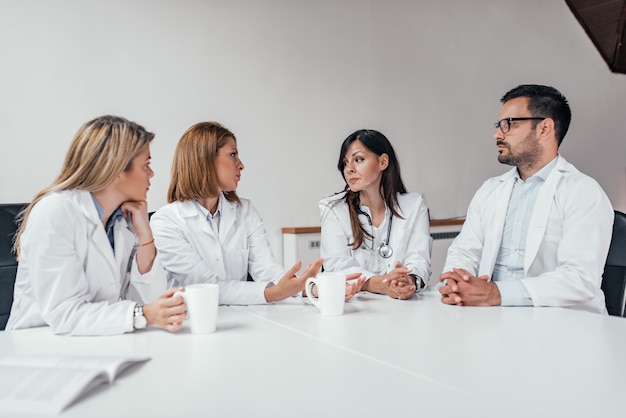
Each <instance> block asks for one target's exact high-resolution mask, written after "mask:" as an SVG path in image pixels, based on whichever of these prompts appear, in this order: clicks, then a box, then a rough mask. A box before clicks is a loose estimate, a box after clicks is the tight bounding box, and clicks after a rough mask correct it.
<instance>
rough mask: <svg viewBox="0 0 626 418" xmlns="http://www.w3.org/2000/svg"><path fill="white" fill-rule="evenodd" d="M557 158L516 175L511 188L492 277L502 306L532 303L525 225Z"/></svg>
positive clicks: (530, 304) (526, 229)
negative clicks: (526, 270)
mask: <svg viewBox="0 0 626 418" xmlns="http://www.w3.org/2000/svg"><path fill="white" fill-rule="evenodd" d="M556 160H557V159H556V158H555V159H554V160H552V161H551V162H550V163H548V164H547V165H546V166H545V167H543V168H542V169H541V170H539V171H538V172H537V173H535V174H534V175H533V176H531V177H529V178H528V179H526V181H524V180H522V179H521V178H520V177H519V175H516V176H515V179H514V181H515V183H514V184H513V191H512V193H511V198H510V200H509V206H508V208H507V212H506V218H505V221H504V231H503V233H502V242H501V243H500V250H499V251H498V257H497V258H496V264H495V266H494V270H493V274H492V277H491V279H492V281H493V282H495V283H496V285H497V286H498V290H499V291H500V296H501V298H502V302H501V305H502V306H532V305H533V300H532V298H531V297H530V294H529V293H528V291H527V290H526V288H525V287H524V281H523V280H521V279H523V278H524V254H525V253H526V237H527V235H528V225H529V224H530V218H531V216H532V213H533V209H534V207H535V202H536V201H537V195H538V193H539V189H541V186H543V184H544V183H545V181H546V179H547V178H548V176H549V175H550V173H551V172H552V170H553V169H554V167H555V166H556Z"/></svg>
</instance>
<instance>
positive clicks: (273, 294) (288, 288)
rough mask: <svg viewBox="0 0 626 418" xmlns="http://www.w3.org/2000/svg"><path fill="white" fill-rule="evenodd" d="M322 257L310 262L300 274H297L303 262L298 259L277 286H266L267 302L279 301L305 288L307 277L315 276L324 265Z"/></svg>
mask: <svg viewBox="0 0 626 418" xmlns="http://www.w3.org/2000/svg"><path fill="white" fill-rule="evenodd" d="M322 261H323V260H322V259H321V258H320V259H318V260H316V261H314V262H313V263H311V264H309V267H308V268H307V269H306V270H305V271H304V273H302V275H300V276H296V273H298V270H300V267H302V263H301V262H300V261H298V262H297V263H296V264H295V265H294V266H293V267H292V268H290V269H289V271H287V273H285V275H284V276H283V277H281V279H280V280H279V281H278V283H277V284H276V285H275V286H270V287H266V288H265V300H266V301H267V302H277V301H279V300H283V299H286V298H288V297H289V296H293V295H295V294H296V293H299V292H302V291H303V290H304V284H305V283H306V279H308V278H309V277H314V276H315V275H316V274H317V272H318V271H319V270H320V268H321V267H322Z"/></svg>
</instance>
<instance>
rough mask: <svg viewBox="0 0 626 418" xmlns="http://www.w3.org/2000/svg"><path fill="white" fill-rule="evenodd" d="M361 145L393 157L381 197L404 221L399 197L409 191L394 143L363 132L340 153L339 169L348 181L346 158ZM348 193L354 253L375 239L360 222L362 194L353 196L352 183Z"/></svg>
mask: <svg viewBox="0 0 626 418" xmlns="http://www.w3.org/2000/svg"><path fill="white" fill-rule="evenodd" d="M357 140H358V141H360V142H361V143H362V144H363V145H364V146H365V147H366V148H367V149H368V150H370V151H372V152H373V153H375V154H376V155H378V156H381V155H383V154H387V156H388V157H389V164H388V166H387V168H386V169H385V170H384V171H383V173H382V177H381V180H380V195H381V197H382V198H383V200H384V201H385V204H386V205H387V207H388V208H389V210H390V211H391V213H392V214H393V215H394V216H397V217H398V218H403V217H402V216H401V215H400V213H399V212H400V210H401V209H400V205H399V204H398V193H400V194H403V193H406V187H404V182H403V181H402V176H401V175H400V164H399V163H398V159H397V157H396V152H395V151H394V149H393V147H392V146H391V142H389V140H388V139H387V137H386V136H385V135H383V134H382V133H380V132H378V131H375V130H373V129H360V130H358V131H355V132H353V133H351V134H350V135H349V136H348V137H347V138H346V139H345V140H344V141H343V144H341V151H340V152H339V162H338V163H337V169H338V170H339V172H340V173H341V175H342V176H343V179H344V181H345V179H346V176H345V173H344V168H345V162H344V161H345V158H346V153H347V152H348V148H350V145H352V143H353V142H354V141H357ZM344 191H345V192H346V196H345V201H346V203H347V205H348V213H349V214H350V226H351V228H352V235H353V236H354V242H351V243H350V244H349V245H351V246H352V248H353V249H357V248H359V247H360V246H361V245H363V241H365V239H366V238H368V239H371V238H372V235H371V234H370V233H369V232H367V231H366V230H365V228H364V227H363V224H362V223H361V221H360V220H359V215H358V211H359V208H360V206H361V198H360V196H359V193H358V192H353V191H351V190H350V187H348V183H347V182H346V185H345V187H344Z"/></svg>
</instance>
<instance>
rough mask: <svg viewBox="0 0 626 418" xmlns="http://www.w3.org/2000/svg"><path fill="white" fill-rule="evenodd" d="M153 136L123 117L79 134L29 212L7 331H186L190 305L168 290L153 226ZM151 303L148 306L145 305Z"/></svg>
mask: <svg viewBox="0 0 626 418" xmlns="http://www.w3.org/2000/svg"><path fill="white" fill-rule="evenodd" d="M153 138H154V134H153V133H151V132H148V131H146V130H145V129H144V128H143V127H142V126H140V125H138V124H136V123H134V122H130V121H128V120H126V119H124V118H121V117H118V116H101V117H97V118H94V119H92V120H90V121H89V122H87V123H85V124H84V125H83V126H82V127H81V128H80V129H79V131H78V132H77V133H76V135H75V137H74V139H73V141H72V143H71V145H70V148H69V151H68V152H67V155H66V157H65V162H64V164H63V168H62V171H61V174H60V175H59V176H58V178H57V179H56V180H55V181H54V183H52V185H50V186H48V187H47V188H45V189H44V190H42V191H41V192H39V193H38V194H37V195H36V196H35V198H34V199H33V201H32V202H31V203H30V205H28V206H27V207H26V209H25V210H24V212H23V214H22V219H21V224H20V226H19V229H18V231H17V234H16V240H15V249H16V253H17V254H18V260H19V265H18V271H17V277H16V281H15V293H14V302H13V306H12V308H11V314H10V316H9V321H8V323H7V329H21V328H31V327H38V326H45V325H48V326H50V327H51V328H52V330H53V332H54V333H56V334H71V335H109V334H121V333H124V332H131V331H133V330H135V329H138V328H143V327H145V326H146V325H147V324H154V325H157V326H159V327H162V328H165V329H167V330H170V331H177V330H178V329H180V327H181V326H182V321H183V318H184V315H185V305H184V303H183V301H182V298H180V297H173V294H174V292H175V291H176V290H177V289H171V290H169V291H166V278H165V274H164V270H163V268H162V267H161V265H160V263H159V261H158V257H157V251H156V247H155V246H154V239H153V237H152V230H151V229H150V224H149V220H148V209H147V203H146V195H147V192H148V189H149V187H150V179H151V178H152V176H154V172H153V171H152V169H151V168H150V142H151V141H152V139H153ZM148 302H149V303H148Z"/></svg>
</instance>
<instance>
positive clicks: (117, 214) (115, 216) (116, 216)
mask: <svg viewBox="0 0 626 418" xmlns="http://www.w3.org/2000/svg"><path fill="white" fill-rule="evenodd" d="M89 194H90V195H91V199H93V203H94V205H96V210H97V211H98V218H100V219H102V218H103V217H104V209H102V206H100V203H98V201H97V200H96V198H95V196H94V195H93V193H91V192H89ZM122 218H124V214H123V213H122V209H120V208H117V209H115V210H114V211H113V213H112V214H111V216H109V219H108V220H107V223H106V225H105V226H104V230H105V231H106V233H107V238H108V239H109V244H111V248H112V249H113V250H114V251H115V235H114V234H113V226H114V225H115V222H117V221H119V220H122Z"/></svg>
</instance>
